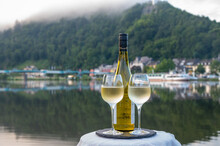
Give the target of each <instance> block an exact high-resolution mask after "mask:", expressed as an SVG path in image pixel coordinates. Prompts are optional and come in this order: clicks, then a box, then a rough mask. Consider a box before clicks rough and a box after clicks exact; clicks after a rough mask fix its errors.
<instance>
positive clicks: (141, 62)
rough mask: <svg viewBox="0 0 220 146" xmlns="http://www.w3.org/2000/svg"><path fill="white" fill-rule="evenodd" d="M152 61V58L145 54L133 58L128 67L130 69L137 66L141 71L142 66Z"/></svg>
mask: <svg viewBox="0 0 220 146" xmlns="http://www.w3.org/2000/svg"><path fill="white" fill-rule="evenodd" d="M152 61H153V59H152V58H149V57H147V56H143V57H136V58H135V60H134V61H132V62H131V63H130V68H131V69H132V68H137V67H139V68H140V69H141V71H143V70H144V66H148V65H149V64H150V63H151V62H152Z"/></svg>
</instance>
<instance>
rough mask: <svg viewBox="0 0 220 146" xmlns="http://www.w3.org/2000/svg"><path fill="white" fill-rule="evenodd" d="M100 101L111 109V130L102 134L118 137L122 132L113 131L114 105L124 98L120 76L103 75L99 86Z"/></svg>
mask: <svg viewBox="0 0 220 146" xmlns="http://www.w3.org/2000/svg"><path fill="white" fill-rule="evenodd" d="M101 95H102V99H103V100H104V101H105V102H107V103H108V104H109V105H110V107H111V115H112V129H111V130H109V131H105V132H104V134H109V135H120V134H123V133H122V132H119V131H116V130H115V129H114V109H115V106H116V104H117V103H118V102H119V101H121V100H122V98H123V96H124V86H123V81H122V77H121V75H120V74H119V75H113V74H108V75H104V77H103V82H102V86H101Z"/></svg>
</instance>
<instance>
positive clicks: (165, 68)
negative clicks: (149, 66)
mask: <svg viewBox="0 0 220 146" xmlns="http://www.w3.org/2000/svg"><path fill="white" fill-rule="evenodd" d="M173 69H175V64H174V62H173V61H172V60H171V59H168V60H167V59H163V60H162V61H161V62H160V64H158V65H157V67H156V68H155V72H169V71H171V70H173Z"/></svg>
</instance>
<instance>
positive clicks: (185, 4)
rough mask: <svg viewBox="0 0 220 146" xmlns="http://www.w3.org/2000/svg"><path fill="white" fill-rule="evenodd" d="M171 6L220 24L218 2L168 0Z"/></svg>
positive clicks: (214, 0)
mask: <svg viewBox="0 0 220 146" xmlns="http://www.w3.org/2000/svg"><path fill="white" fill-rule="evenodd" d="M168 1H169V3H171V4H172V5H173V6H175V7H178V8H180V9H182V10H186V11H187V12H189V13H192V14H194V15H199V16H206V17H209V18H210V19H211V20H216V21H218V22H220V1H219V0H168Z"/></svg>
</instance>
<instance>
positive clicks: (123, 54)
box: [119, 47, 128, 63]
mask: <svg viewBox="0 0 220 146" xmlns="http://www.w3.org/2000/svg"><path fill="white" fill-rule="evenodd" d="M119 60H124V61H126V63H128V48H122V47H120V48H119Z"/></svg>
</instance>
